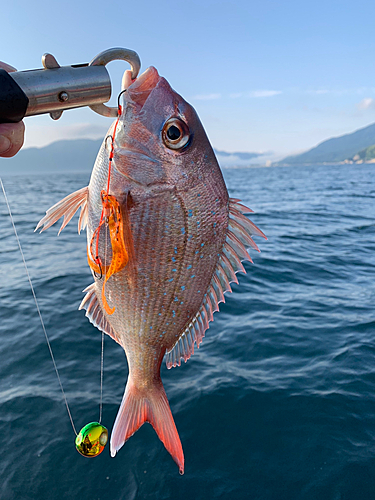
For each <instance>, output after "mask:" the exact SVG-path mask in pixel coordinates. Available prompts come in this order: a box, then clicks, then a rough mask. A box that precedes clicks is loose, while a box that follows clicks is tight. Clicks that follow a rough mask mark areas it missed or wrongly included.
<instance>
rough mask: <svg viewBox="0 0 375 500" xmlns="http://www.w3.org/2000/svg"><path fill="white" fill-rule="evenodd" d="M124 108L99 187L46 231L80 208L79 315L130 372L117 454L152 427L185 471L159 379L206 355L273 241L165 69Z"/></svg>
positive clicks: (130, 93)
mask: <svg viewBox="0 0 375 500" xmlns="http://www.w3.org/2000/svg"><path fill="white" fill-rule="evenodd" d="M123 81H124V88H125V91H124V92H123V106H122V107H121V108H120V111H121V113H120V114H119V117H118V119H117V120H116V121H115V122H114V123H113V124H112V125H111V127H110V129H109V131H108V134H107V136H106V138H105V139H104V141H103V143H102V146H101V148H100V150H99V153H98V156H97V159H96V161H95V164H94V167H93V171H92V174H91V179H90V182H89V185H88V186H86V187H84V188H82V189H79V190H78V191H76V192H74V193H72V194H70V195H68V196H67V197H65V198H64V199H63V200H61V201H60V202H58V203H57V204H55V205H54V206H53V207H51V208H50V209H49V210H47V212H46V215H45V216H44V217H43V218H42V219H41V220H40V222H39V224H38V225H37V228H36V229H41V231H44V230H46V229H48V228H49V227H51V226H52V225H53V224H54V223H55V222H56V221H57V220H58V219H60V218H61V217H64V219H63V223H62V225H61V228H60V231H61V230H62V229H63V228H64V227H65V226H66V225H67V224H68V223H69V221H70V220H71V219H72V217H73V215H74V214H75V213H76V212H77V210H78V209H79V208H80V209H81V211H80V217H79V221H78V232H80V231H81V230H83V229H85V228H86V230H87V258H88V263H89V265H90V268H91V271H92V274H93V277H94V282H93V283H92V284H90V285H89V286H88V287H87V288H86V289H85V290H84V292H85V297H84V299H83V300H82V302H81V304H80V306H79V309H84V310H85V311H86V316H87V317H88V319H89V321H90V322H91V323H92V324H93V325H94V326H95V327H97V328H98V329H99V330H101V331H103V332H105V333H106V334H107V335H109V336H110V337H112V339H113V340H115V341H116V342H117V343H118V344H120V345H121V347H122V348H123V349H124V351H125V353H126V358H127V363H128V368H129V375H128V379H127V383H126V387H125V392H124V396H123V399H122V402H121V406H120V408H119V411H118V414H117V417H116V420H115V423H114V426H113V430H112V434H111V441H110V453H111V456H115V455H116V453H117V452H118V450H119V449H120V448H121V447H122V446H123V445H124V443H125V442H126V441H127V440H128V439H129V438H130V437H131V436H132V435H133V434H134V433H135V432H136V431H137V430H138V429H139V428H140V427H141V426H142V425H143V424H144V423H145V422H149V423H150V424H151V425H152V427H153V428H154V429H155V431H156V434H157V435H158V437H159V439H160V440H161V441H162V443H163V444H164V446H165V448H166V450H167V451H168V452H169V453H170V455H171V456H172V458H173V459H174V461H175V462H176V464H177V465H178V468H179V472H180V473H181V474H183V473H184V453H183V449H182V445H181V441H180V438H179V434H178V431H177V428H176V425H175V423H174V419H173V416H172V413H171V409H170V406H169V402H168V399H167V396H166V393H165V390H164V386H163V383H162V380H161V376H160V367H161V364H162V361H163V358H165V361H166V365H167V368H172V367H176V366H180V365H181V361H185V362H186V361H187V360H188V359H189V358H190V357H191V356H192V355H193V354H194V349H195V348H199V347H200V344H201V343H202V340H203V338H204V336H205V332H206V330H207V329H208V328H209V323H210V322H211V321H212V320H213V313H214V312H216V311H218V310H219V303H221V302H224V301H225V298H224V294H225V293H226V292H231V287H230V283H232V282H235V283H238V279H237V276H236V274H237V273H238V272H239V271H241V272H244V273H245V272H246V271H245V268H244V267H243V264H242V262H243V261H244V260H248V261H250V262H252V259H251V257H250V255H249V253H248V249H249V248H253V249H255V250H257V251H259V248H258V246H257V244H256V243H255V242H254V240H253V236H254V235H256V236H261V237H263V238H265V239H267V238H266V236H265V235H264V233H263V232H262V231H261V230H260V229H259V228H258V227H257V226H256V225H255V224H253V223H252V222H251V221H250V219H249V218H248V217H247V216H246V215H245V214H246V213H250V212H251V210H250V209H248V208H247V207H245V206H244V205H243V204H241V203H240V200H239V199H233V198H230V197H229V194H228V191H227V188H226V185H225V182H224V178H223V175H222V172H221V170H220V167H219V165H218V162H217V160H216V157H215V154H214V151H213V149H212V147H211V145H210V142H209V139H208V137H207V135H206V133H205V130H204V128H203V125H202V124H201V122H200V119H199V117H198V115H197V113H196V111H195V110H194V108H193V107H192V106H191V105H190V104H189V103H188V102H186V101H185V100H184V99H183V98H182V97H181V96H180V95H179V94H178V93H177V92H175V91H174V90H173V89H172V87H171V86H170V84H169V83H168V82H167V80H166V79H165V78H164V77H162V76H160V75H159V73H158V71H157V70H156V69H155V68H154V67H152V66H151V67H149V68H148V69H147V70H146V71H145V72H144V73H142V74H141V75H140V76H139V77H138V78H137V79H135V80H131V76H130V72H125V76H124V80H123Z"/></svg>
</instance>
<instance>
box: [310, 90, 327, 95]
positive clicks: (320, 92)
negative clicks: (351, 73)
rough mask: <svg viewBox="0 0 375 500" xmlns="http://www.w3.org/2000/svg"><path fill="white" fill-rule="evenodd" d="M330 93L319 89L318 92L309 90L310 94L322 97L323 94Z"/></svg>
mask: <svg viewBox="0 0 375 500" xmlns="http://www.w3.org/2000/svg"><path fill="white" fill-rule="evenodd" d="M329 92H330V91H329V90H327V89H318V90H308V91H307V93H308V94H316V95H322V94H328V93H329Z"/></svg>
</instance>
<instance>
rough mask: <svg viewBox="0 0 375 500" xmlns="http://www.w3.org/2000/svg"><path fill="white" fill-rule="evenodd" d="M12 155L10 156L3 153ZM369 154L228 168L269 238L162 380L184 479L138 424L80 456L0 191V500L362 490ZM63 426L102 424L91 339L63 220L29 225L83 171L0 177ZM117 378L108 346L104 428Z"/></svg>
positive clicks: (374, 486)
mask: <svg viewBox="0 0 375 500" xmlns="http://www.w3.org/2000/svg"><path fill="white" fill-rule="evenodd" d="M9 164H10V163H9ZM374 172H375V171H374V165H341V166H325V167H322V166H317V167H283V168H251V169H250V168H249V169H246V168H240V169H227V170H224V176H225V179H226V182H227V185H228V188H229V192H230V195H231V196H232V197H236V198H241V199H242V200H243V202H244V203H245V204H246V205H248V206H250V207H251V208H252V209H253V210H254V211H255V213H254V214H252V215H251V220H253V221H254V222H255V223H256V224H257V225H258V226H259V227H260V228H261V229H262V230H263V231H264V232H265V233H266V235H267V236H268V238H269V240H268V241H264V240H262V239H260V238H256V241H257V243H258V245H259V247H260V248H261V251H262V252H261V253H260V254H258V253H257V252H254V251H252V252H251V255H252V257H253V260H254V264H253V265H252V264H245V267H246V270H247V271H248V274H247V275H239V281H240V284H239V285H233V293H232V294H227V295H226V303H225V304H221V307H220V309H221V312H220V313H216V314H215V316H214V317H215V321H214V322H213V323H211V327H210V329H209V330H208V331H207V332H206V338H205V339H204V341H203V344H202V345H201V348H200V349H199V351H196V353H195V354H194V356H193V357H192V358H191V359H190V360H189V361H188V362H187V363H186V364H183V366H181V367H177V368H173V369H172V370H167V369H166V367H165V365H164V364H163V368H162V378H163V381H164V385H165V388H166V392H167V395H168V398H169V401H170V404H171V409H172V412H173V415H174V418H175V422H176V426H177V428H178V431H179V434H180V437H181V441H182V444H183V448H184V452H185V475H184V476H180V475H179V473H178V467H177V466H176V465H175V463H174V462H173V460H172V459H171V457H170V456H169V454H168V453H167V452H166V450H165V449H164V447H163V445H162V444H161V442H160V441H159V439H158V438H157V436H156V434H155V432H154V430H153V429H152V427H151V426H150V425H148V424H146V425H144V426H143V427H142V428H141V429H140V430H139V431H138V432H137V433H136V434H135V435H134V436H133V437H132V438H131V439H130V440H129V441H128V442H127V443H126V445H125V446H124V447H123V448H122V449H121V450H120V451H119V453H118V454H117V456H116V457H115V458H110V455H109V447H108V448H107V449H105V450H104V452H103V453H102V455H100V456H99V457H97V458H91V459H87V458H84V457H82V456H80V455H79V454H78V453H77V451H76V449H75V446H74V439H75V435H74V433H73V430H72V427H71V424H70V421H69V418H68V415H67V412H66V408H65V406H64V402H63V398H62V394H61V391H60V388H59V385H58V381H57V378H56V374H55V372H54V368H53V365H52V361H51V358H50V354H49V351H48V347H47V344H46V340H45V338H44V334H43V331H42V328H41V325H40V322H39V318H38V315H37V311H36V308H35V304H34V302H33V298H32V295H31V292H30V288H29V284H28V281H27V277H26V275H25V270H24V267H23V264H22V260H21V256H20V253H19V250H18V247H17V242H16V239H15V236H14V234H13V230H12V226H11V222H10V219H9V215H8V214H7V209H6V206H5V203H4V200H3V198H2V195H1V201H0V231H1V233H0V234H1V240H0V252H1V254H0V259H1V265H0V273H1V279H0V283H1V288H0V303H1V308H0V336H1V342H0V436H1V454H0V478H1V481H0V498H1V500H13V499H17V500H31V499H32V500H34V499H35V500H36V499H38V500H44V499H48V500H51V499H57V500H60V499H69V500H75V499H80V500H86V499H87V500H89V499H90V500H98V499H100V500H107V499H108V500H120V499H121V500H132V499H174V500H178V499H184V500H186V499H189V500H190V499H194V500H200V499H202V500H209V499H219V498H220V499H230V500H235V499H252V500H284V499H285V500H294V499H295V500H316V499H319V500H367V499H374V498H375V175H374ZM3 182H4V185H5V188H6V190H7V193H8V197H9V201H10V204H11V208H12V210H13V214H14V220H15V223H16V226H17V229H18V233H19V236H20V240H21V243H22V246H23V251H24V254H25V257H26V259H27V262H28V266H29V270H30V274H31V278H32V280H33V283H34V287H35V291H36V294H37V297H38V299H39V304H40V308H41V311H42V314H43V318H44V321H45V324H46V328H47V332H48V334H49V338H50V340H51V344H52V348H53V352H54V355H55V358H56V362H57V365H58V368H59V371H60V375H61V379H62V383H63V386H64V389H65V391H66V394H67V397H68V400H69V404H70V407H71V411H72V414H73V418H74V421H75V425H76V427H77V428H81V427H83V426H84V425H85V424H86V423H88V422H90V421H95V420H97V419H98V418H99V401H100V354H101V333H100V332H99V331H98V330H97V329H96V328H94V327H93V326H92V325H91V324H90V323H89V321H88V320H87V318H85V315H84V312H83V311H78V310H77V308H78V305H79V303H80V301H81V299H82V297H83V294H82V290H83V289H84V288H85V287H86V286H88V285H89V284H90V283H92V277H91V273H90V270H89V268H88V266H87V262H86V241H85V235H83V234H81V235H80V236H78V234H77V218H75V219H74V220H73V221H72V222H71V223H70V224H69V225H68V226H67V227H66V229H65V230H64V231H63V232H62V233H61V235H60V236H59V237H57V230H58V226H57V225H56V226H54V227H53V228H51V229H49V230H48V231H46V232H45V233H43V234H38V233H34V232H33V231H34V228H35V225H36V223H37V222H38V221H39V219H40V218H41V217H42V216H43V215H44V213H45V210H46V209H47V208H49V207H50V206H51V205H53V204H54V203H55V202H57V201H58V200H60V199H61V198H63V197H64V196H66V195H67V194H69V193H71V192H72V191H75V190H77V189H79V188H81V187H83V186H85V185H86V184H87V182H88V175H87V174H64V175H51V176H47V175H43V176H38V175H34V176H33V175H29V176H4V177H3ZM126 379H127V364H126V358H125V354H124V352H123V350H122V349H121V347H120V346H118V345H117V344H116V343H115V342H114V341H113V340H112V339H110V338H109V337H107V338H106V339H105V349H104V386H103V401H104V405H103V424H104V425H106V426H107V427H108V428H109V429H111V427H112V425H113V422H114V419H115V416H116V413H117V410H118V407H119V405H120V402H121V398H122V395H123V391H124V386H125V382H126Z"/></svg>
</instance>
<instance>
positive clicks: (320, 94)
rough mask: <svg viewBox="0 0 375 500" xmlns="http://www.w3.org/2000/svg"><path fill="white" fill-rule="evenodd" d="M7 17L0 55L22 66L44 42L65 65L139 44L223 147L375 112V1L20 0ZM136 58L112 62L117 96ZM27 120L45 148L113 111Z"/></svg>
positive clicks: (310, 141) (280, 138)
mask: <svg viewBox="0 0 375 500" xmlns="http://www.w3.org/2000/svg"><path fill="white" fill-rule="evenodd" d="M1 18H2V29H1V32H0V41H1V43H0V46H1V48H2V51H1V54H0V59H1V60H3V61H5V62H7V63H9V64H11V65H13V66H15V67H16V68H17V69H19V70H25V69H35V68H40V67H41V56H42V55H43V54H44V53H45V52H50V53H52V54H53V55H54V56H55V57H56V59H57V61H58V62H59V63H60V65H62V66H63V65H70V64H77V63H84V62H89V61H90V60H91V59H92V58H93V57H94V56H96V55H97V54H98V53H99V52H101V51H103V50H105V49H108V48H111V47H126V48H130V49H133V50H135V51H136V52H137V53H138V54H139V56H140V58H141V61H142V69H141V71H142V70H145V69H146V68H147V67H148V66H150V65H152V66H155V67H156V68H157V69H158V71H159V73H160V74H161V75H162V76H164V77H165V78H166V79H167V80H168V81H169V83H170V84H171V86H172V87H173V88H174V89H175V90H176V91H177V92H178V93H179V94H181V95H182V96H183V97H184V98H185V99H186V100H187V101H188V102H190V103H191V104H192V105H193V106H194V107H195V109H196V110H197V112H198V114H199V116H200V118H201V121H202V123H203V125H204V127H205V129H206V131H207V134H208V136H209V138H210V141H211V143H212V145H213V146H214V147H216V148H217V149H220V150H225V151H228V152H234V151H249V152H263V153H267V154H268V155H270V157H272V158H274V159H277V158H282V157H283V156H286V155H287V154H291V153H298V152H301V151H304V150H306V149H309V148H311V147H313V146H315V145H316V144H318V143H319V142H321V141H323V140H325V139H328V138H330V137H333V136H339V135H342V134H345V133H349V132H352V131H354V130H356V129H358V128H361V127H365V126H367V125H369V124H371V123H373V122H375V61H374V54H375V37H374V35H373V33H374V19H375V2H374V1H373V0H372V1H363V0H358V1H356V2H354V1H345V0H340V1H336V0H324V1H322V0H314V1H310V0H303V1H301V0H284V1H280V0H277V1H273V0H256V1H255V0H239V1H235V0H231V1H227V0H222V1H221V0H215V1H214V0H185V1H183V2H182V1H175V2H174V1H171V0H169V1H166V0H137V1H134V0H133V1H132V2H130V1H122V2H118V1H117V2H116V1H112V2H105V3H104V2H102V1H98V0H90V1H88V0H80V1H79V2H77V1H74V2H73V1H72V0H64V2H51V1H48V2H47V1H44V0H34V2H30V1H29V0H27V1H26V0H12V2H3V4H2V12H1ZM128 67H129V66H128V65H127V63H125V62H120V61H116V62H112V63H110V64H109V65H108V66H107V69H108V71H109V73H110V75H111V80H112V82H113V95H114V96H115V95H116V94H117V93H118V92H119V90H120V82H121V76H122V73H123V71H124V70H125V69H128ZM111 103H113V104H114V103H115V98H114V97H113V98H112V101H111ZM111 103H110V104H111ZM25 123H26V130H27V132H26V142H25V147H33V146H37V147H42V146H44V145H46V144H49V143H51V142H53V141H56V140H60V139H73V138H77V139H78V138H83V137H86V138H95V139H96V138H99V137H104V134H105V133H106V130H107V129H108V127H109V126H110V123H111V119H109V118H104V117H102V116H99V115H97V114H95V113H94V112H93V111H91V110H90V109H88V108H82V109H79V110H70V111H66V112H64V113H63V116H62V118H61V119H60V120H58V121H53V120H51V118H50V117H49V115H41V116H38V117H29V118H27V119H26V120H25Z"/></svg>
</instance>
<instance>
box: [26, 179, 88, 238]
mask: <svg viewBox="0 0 375 500" xmlns="http://www.w3.org/2000/svg"><path fill="white" fill-rule="evenodd" d="M88 195H89V188H88V186H86V187H84V188H82V189H79V190H78V191H75V192H74V193H72V194H70V195H68V196H66V197H65V198H64V199H62V200H60V201H59V202H58V203H56V205H53V207H51V208H49V209H48V210H47V212H46V215H45V216H44V217H43V218H42V219H41V220H40V221H39V223H38V225H37V226H36V228H35V231H37V230H38V229H39V228H42V229H41V231H40V232H43V231H45V230H46V229H48V228H49V227H51V226H52V225H53V224H54V223H55V222H57V221H58V220H59V219H60V217H62V216H64V220H63V223H62V225H61V227H60V230H59V234H60V233H61V231H62V230H63V229H64V227H65V226H66V225H67V224H68V222H69V221H70V220H71V218H72V217H73V215H74V214H75V213H76V212H77V210H78V209H79V207H81V214H80V217H79V221H78V232H79V233H80V232H81V230H82V229H84V228H85V227H86V225H87V199H88Z"/></svg>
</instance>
